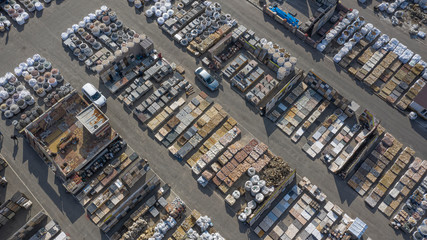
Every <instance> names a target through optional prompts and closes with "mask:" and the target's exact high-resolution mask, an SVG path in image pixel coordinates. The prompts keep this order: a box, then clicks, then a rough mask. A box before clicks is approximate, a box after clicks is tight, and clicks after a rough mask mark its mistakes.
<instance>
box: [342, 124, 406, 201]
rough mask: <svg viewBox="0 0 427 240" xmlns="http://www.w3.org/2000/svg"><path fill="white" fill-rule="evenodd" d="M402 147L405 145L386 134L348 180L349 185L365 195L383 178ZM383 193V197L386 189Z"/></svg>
mask: <svg viewBox="0 0 427 240" xmlns="http://www.w3.org/2000/svg"><path fill="white" fill-rule="evenodd" d="M402 146H403V144H401V143H400V142H399V141H398V140H397V139H395V138H394V137H393V136H392V135H391V134H390V133H385V134H384V136H383V138H382V139H381V141H380V142H379V143H378V144H377V145H376V147H375V149H374V150H372V151H371V153H370V154H369V156H368V157H367V158H366V159H365V161H364V162H363V163H362V165H361V166H360V168H359V169H358V170H357V171H356V172H355V173H354V174H353V176H352V177H351V178H350V180H348V182H347V183H348V185H349V186H350V187H351V188H353V189H354V190H355V191H356V192H357V193H358V194H359V195H361V196H363V195H365V193H366V192H368V191H369V189H370V188H371V186H372V185H373V184H374V183H375V182H376V181H377V179H378V178H379V177H380V176H381V174H382V172H383V171H384V169H386V168H387V166H389V165H390V164H391V163H392V162H393V159H394V156H396V154H397V153H398V152H399V151H400V149H401V148H402ZM384 181H387V182H389V179H388V180H386V179H385V180H384ZM386 185H388V186H390V185H391V183H387V184H386ZM382 192H383V194H382V195H384V194H385V192H386V189H382ZM380 194H381V193H380Z"/></svg>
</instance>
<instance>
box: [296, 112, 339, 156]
mask: <svg viewBox="0 0 427 240" xmlns="http://www.w3.org/2000/svg"><path fill="white" fill-rule="evenodd" d="M333 116H336V119H335V120H334V121H333V122H332V123H330V124H329V122H330V121H329V119H330V118H331V117H333ZM331 117H330V118H328V119H326V120H325V121H324V122H323V123H322V125H321V126H320V127H319V129H318V130H317V131H316V132H315V133H314V134H313V135H312V137H311V138H312V139H313V140H314V142H313V143H312V144H311V145H310V144H309V143H306V144H305V145H304V146H303V151H304V152H305V153H306V154H307V155H308V156H310V157H311V158H313V159H314V158H316V156H317V155H318V154H319V153H320V152H321V151H322V150H323V148H324V147H325V146H327V145H328V144H329V143H330V142H331V141H332V138H333V137H335V136H336V135H337V133H338V132H339V131H341V129H342V128H343V126H344V122H345V120H346V118H347V116H346V115H345V114H340V115H337V114H335V113H334V114H333V115H331ZM332 119H333V118H332ZM336 124H338V125H337V128H335V126H334V125H336ZM331 126H333V127H334V129H336V132H335V133H334V132H333V131H331V130H329V128H330V127H331ZM320 129H322V131H320ZM323 129H324V130H323ZM317 134H320V135H317ZM315 135H316V136H315ZM317 136H319V137H317ZM316 138H317V139H316ZM323 140H324V141H323ZM307 146H308V147H307Z"/></svg>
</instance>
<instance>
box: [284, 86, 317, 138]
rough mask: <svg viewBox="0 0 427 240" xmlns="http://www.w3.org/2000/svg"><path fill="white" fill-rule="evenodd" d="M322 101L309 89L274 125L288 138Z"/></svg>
mask: <svg viewBox="0 0 427 240" xmlns="http://www.w3.org/2000/svg"><path fill="white" fill-rule="evenodd" d="M322 100H323V97H322V96H320V95H319V94H318V93H317V92H316V91H315V90H313V89H311V88H309V89H308V90H307V91H305V92H304V93H303V94H302V95H301V96H300V97H299V98H298V100H297V101H296V102H295V104H294V105H292V107H290V108H289V110H288V111H287V112H286V113H285V114H284V115H283V116H282V117H281V118H280V119H279V120H278V121H277V123H276V125H277V126H278V127H279V128H280V129H281V130H282V131H283V132H284V133H286V135H288V136H290V135H292V133H293V132H294V130H295V129H296V128H297V127H298V126H299V125H300V124H301V123H302V121H304V119H306V118H307V116H308V115H309V114H310V113H311V112H312V111H313V109H314V108H315V107H316V106H317V105H318V104H319V103H320V102H321V101H322Z"/></svg>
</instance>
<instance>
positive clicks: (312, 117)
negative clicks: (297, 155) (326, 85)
mask: <svg viewBox="0 0 427 240" xmlns="http://www.w3.org/2000/svg"><path fill="white" fill-rule="evenodd" d="M329 103H330V102H329V101H328V100H325V101H323V102H322V103H321V104H320V105H319V106H318V107H317V109H316V110H314V111H313V112H312V113H311V115H310V116H309V117H308V119H307V120H306V121H305V122H304V123H303V124H302V125H301V127H300V128H299V129H298V130H297V131H296V132H295V133H294V135H293V136H292V137H291V140H292V141H293V142H294V143H297V142H298V141H299V140H300V139H301V137H302V135H304V133H305V131H306V130H307V129H308V128H309V127H310V126H311V125H312V124H313V123H314V122H315V121H316V120H317V119H318V118H319V117H320V115H322V113H323V112H324V111H325V110H326V108H328V106H329Z"/></svg>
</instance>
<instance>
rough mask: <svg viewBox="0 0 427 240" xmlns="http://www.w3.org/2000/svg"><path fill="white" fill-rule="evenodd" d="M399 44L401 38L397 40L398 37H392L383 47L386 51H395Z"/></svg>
mask: <svg viewBox="0 0 427 240" xmlns="http://www.w3.org/2000/svg"><path fill="white" fill-rule="evenodd" d="M397 45H399V40H397V39H396V38H392V39H390V42H388V43H387V45H385V46H384V47H383V48H384V50H386V51H393V50H394V49H395V48H396V47H397Z"/></svg>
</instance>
